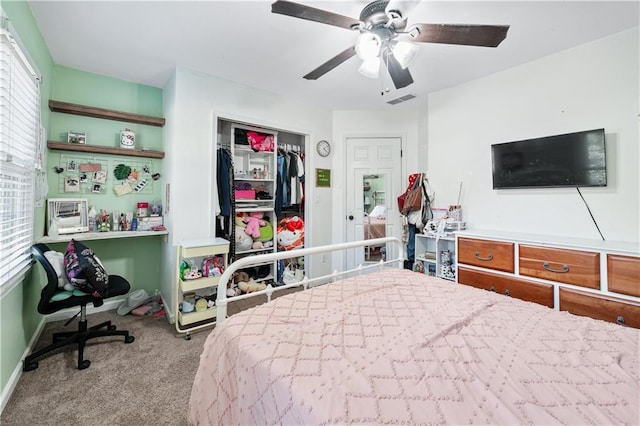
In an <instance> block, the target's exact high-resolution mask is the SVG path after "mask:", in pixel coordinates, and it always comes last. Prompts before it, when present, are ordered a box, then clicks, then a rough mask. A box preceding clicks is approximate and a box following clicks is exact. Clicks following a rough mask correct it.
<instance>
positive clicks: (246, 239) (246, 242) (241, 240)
mask: <svg viewBox="0 0 640 426" xmlns="http://www.w3.org/2000/svg"><path fill="white" fill-rule="evenodd" d="M252 245H253V239H252V238H251V237H250V236H249V235H247V233H246V232H245V229H244V227H242V226H236V250H238V251H247V250H251V246H252Z"/></svg>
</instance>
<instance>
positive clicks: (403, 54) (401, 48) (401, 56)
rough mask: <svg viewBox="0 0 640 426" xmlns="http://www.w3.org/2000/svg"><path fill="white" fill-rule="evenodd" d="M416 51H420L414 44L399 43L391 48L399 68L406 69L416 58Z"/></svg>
mask: <svg viewBox="0 0 640 426" xmlns="http://www.w3.org/2000/svg"><path fill="white" fill-rule="evenodd" d="M418 50H420V46H418V45H417V44H415V43H410V42H408V41H399V42H397V43H396V45H395V46H393V49H392V52H393V56H395V58H396V59H397V60H398V63H399V64H400V66H401V67H402V68H404V69H406V68H407V67H408V66H409V65H411V63H412V62H413V61H414V59H415V58H416V55H417V54H418Z"/></svg>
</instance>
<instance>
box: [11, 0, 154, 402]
mask: <svg viewBox="0 0 640 426" xmlns="http://www.w3.org/2000/svg"><path fill="white" fill-rule="evenodd" d="M2 10H3V12H4V14H5V15H6V16H7V17H8V18H9V20H10V21H11V23H12V25H13V26H14V27H15V28H16V31H17V33H18V35H19V37H20V39H21V40H22V41H23V43H24V44H25V46H26V48H27V50H28V52H29V55H30V56H31V57H32V58H33V59H34V61H35V62H36V64H37V66H38V68H39V71H40V73H41V74H42V76H43V86H42V123H43V126H44V128H45V129H46V130H47V135H48V136H47V139H48V140H54V141H66V133H67V132H68V131H69V130H76V131H86V132H87V136H88V143H89V144H95V145H103V146H112V147H117V146H118V141H119V135H120V131H121V130H123V129H125V128H130V129H131V130H133V131H135V132H136V142H137V143H136V146H137V147H147V148H149V149H151V150H157V151H161V150H162V149H163V129H162V128H160V127H153V126H143V125H138V124H133V123H124V122H117V121H111V120H102V119H95V118H87V117H80V116H74V115H69V114H62V113H54V112H50V111H49V107H48V102H49V99H53V100H57V101H64V102H72V103H77V104H82V105H88V106H95V107H100V108H107V109H114V110H118V111H124V112H130V113H135V114H144V115H151V116H162V113H163V105H162V89H159V88H154V87H149V86H144V85H139V84H135V83H131V82H126V81H122V80H117V79H114V78H110V77H105V76H100V75H96V74H91V73H88V72H84V71H80V70H75V69H71V68H67V67H62V66H58V65H55V64H54V62H53V60H52V58H51V55H50V53H49V51H48V49H47V47H46V44H45V42H44V40H43V39H42V36H41V34H40V32H39V30H38V28H37V25H36V23H35V20H34V18H33V15H32V14H31V10H30V9H29V6H28V4H27V3H26V2H25V1H11V2H3V4H2ZM69 155H73V154H72V153H68V152H61V151H49V153H48V156H47V167H48V169H49V170H48V183H49V192H48V198H55V197H74V198H75V197H82V198H87V199H88V200H89V204H90V205H95V207H96V208H97V209H106V210H109V211H112V210H117V211H119V212H124V211H131V212H133V211H135V207H136V203H137V202H138V201H149V202H151V201H160V200H162V194H163V191H164V182H163V180H162V178H160V179H159V180H158V181H154V182H153V185H151V186H150V188H148V190H147V191H146V192H143V193H135V195H133V194H130V195H125V196H122V197H118V196H117V195H116V194H115V193H114V192H113V187H112V184H111V183H112V182H111V181H109V180H108V184H107V187H106V188H104V190H103V192H101V193H99V194H94V193H92V192H91V190H88V191H87V190H86V189H84V188H83V192H81V193H65V192H64V185H60V183H61V180H60V179H61V177H60V176H59V175H57V174H56V173H55V172H54V171H53V167H54V166H55V165H60V164H61V163H65V162H66V160H67V158H68V157H69ZM84 155H85V154H80V156H84ZM65 156H67V157H65ZM92 159H95V161H107V162H108V164H113V163H114V162H118V163H119V162H123V163H125V164H127V163H128V162H131V161H135V162H140V161H143V162H144V163H145V165H147V164H146V163H147V160H144V159H139V158H137V157H126V156H123V157H120V156H110V155H99V154H92V155H91V156H89V157H88V160H89V161H90V160H92ZM132 159H135V160H132ZM161 161H162V160H155V159H154V160H151V159H149V160H148V166H149V167H150V169H151V170H153V171H154V172H156V171H157V172H160V171H161ZM108 172H112V171H108ZM35 225H36V234H35V238H36V239H38V238H40V237H41V236H43V235H44V234H45V209H44V208H38V209H37V211H36V224H35ZM85 244H86V245H87V246H89V247H90V248H92V249H93V250H94V251H95V252H96V253H97V254H98V256H99V257H100V259H101V260H102V261H103V263H104V265H105V268H106V269H107V271H108V272H109V273H111V274H117V275H122V276H124V277H126V278H127V279H128V280H129V281H130V282H131V286H132V289H139V288H144V289H146V290H147V291H149V292H152V291H153V290H154V289H156V288H159V287H160V285H159V282H160V268H159V267H158V259H160V253H161V248H162V244H163V237H162V236H151V237H141V238H124V239H113V240H100V241H87V242H85ZM65 246H66V244H64V243H59V244H51V245H50V247H51V248H52V249H54V250H58V251H64V249H65ZM44 280H45V276H44V273H43V271H42V268H40V267H35V268H33V269H32V271H31V272H30V273H29V274H28V275H27V277H26V278H25V280H24V281H23V283H22V284H20V285H18V286H17V287H16V288H14V289H13V290H12V291H11V292H9V293H7V294H5V295H3V297H2V300H0V386H1V389H2V391H4V389H5V387H6V385H7V383H8V381H9V379H10V377H11V374H12V373H13V371H14V370H15V369H16V367H17V366H18V365H20V363H21V362H22V360H21V357H22V355H23V354H24V351H25V349H26V347H27V345H28V343H29V342H30V340H31V338H32V337H33V335H34V334H35V332H36V330H37V327H38V325H39V324H40V322H41V321H42V316H41V315H40V314H38V313H37V311H36V306H37V303H38V299H39V296H40V290H41V288H42V286H43V284H44Z"/></svg>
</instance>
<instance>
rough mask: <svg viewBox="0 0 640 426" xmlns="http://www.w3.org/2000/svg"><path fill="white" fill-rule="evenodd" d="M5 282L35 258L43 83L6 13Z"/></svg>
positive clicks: (2, 81)
mask: <svg viewBox="0 0 640 426" xmlns="http://www.w3.org/2000/svg"><path fill="white" fill-rule="evenodd" d="M0 31H1V34H0V47H1V51H0V200H1V204H0V232H1V234H0V287H2V286H4V285H5V284H6V283H8V282H9V281H10V280H11V279H12V278H14V277H15V276H16V275H17V274H18V273H19V272H20V271H21V270H22V269H23V268H24V267H26V266H27V265H28V264H29V262H30V260H31V256H30V252H29V248H30V247H31V244H33V225H34V180H35V165H36V153H37V147H38V140H39V137H40V87H39V81H38V76H37V74H36V73H35V72H34V70H33V68H32V67H31V66H30V64H29V61H28V60H27V58H26V56H25V55H24V53H23V52H22V50H21V48H20V46H19V45H18V43H17V40H16V39H15V37H14V36H13V35H12V34H11V32H10V29H9V25H8V22H7V20H6V18H4V17H3V18H2V21H1V25H0Z"/></svg>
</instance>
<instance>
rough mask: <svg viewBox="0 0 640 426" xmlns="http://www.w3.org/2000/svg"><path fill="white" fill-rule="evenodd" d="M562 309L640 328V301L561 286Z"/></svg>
mask: <svg viewBox="0 0 640 426" xmlns="http://www.w3.org/2000/svg"><path fill="white" fill-rule="evenodd" d="M560 310H561V311H568V312H571V313H572V314H576V315H582V316H587V317H591V318H596V319H601V320H604V321H609V322H622V323H624V324H625V325H628V326H629V327H635V328H640V303H638V302H633V301H630V300H622V299H617V298H614V297H610V296H604V295H598V294H592V293H586V292H582V291H579V290H573V289H569V288H560Z"/></svg>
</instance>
